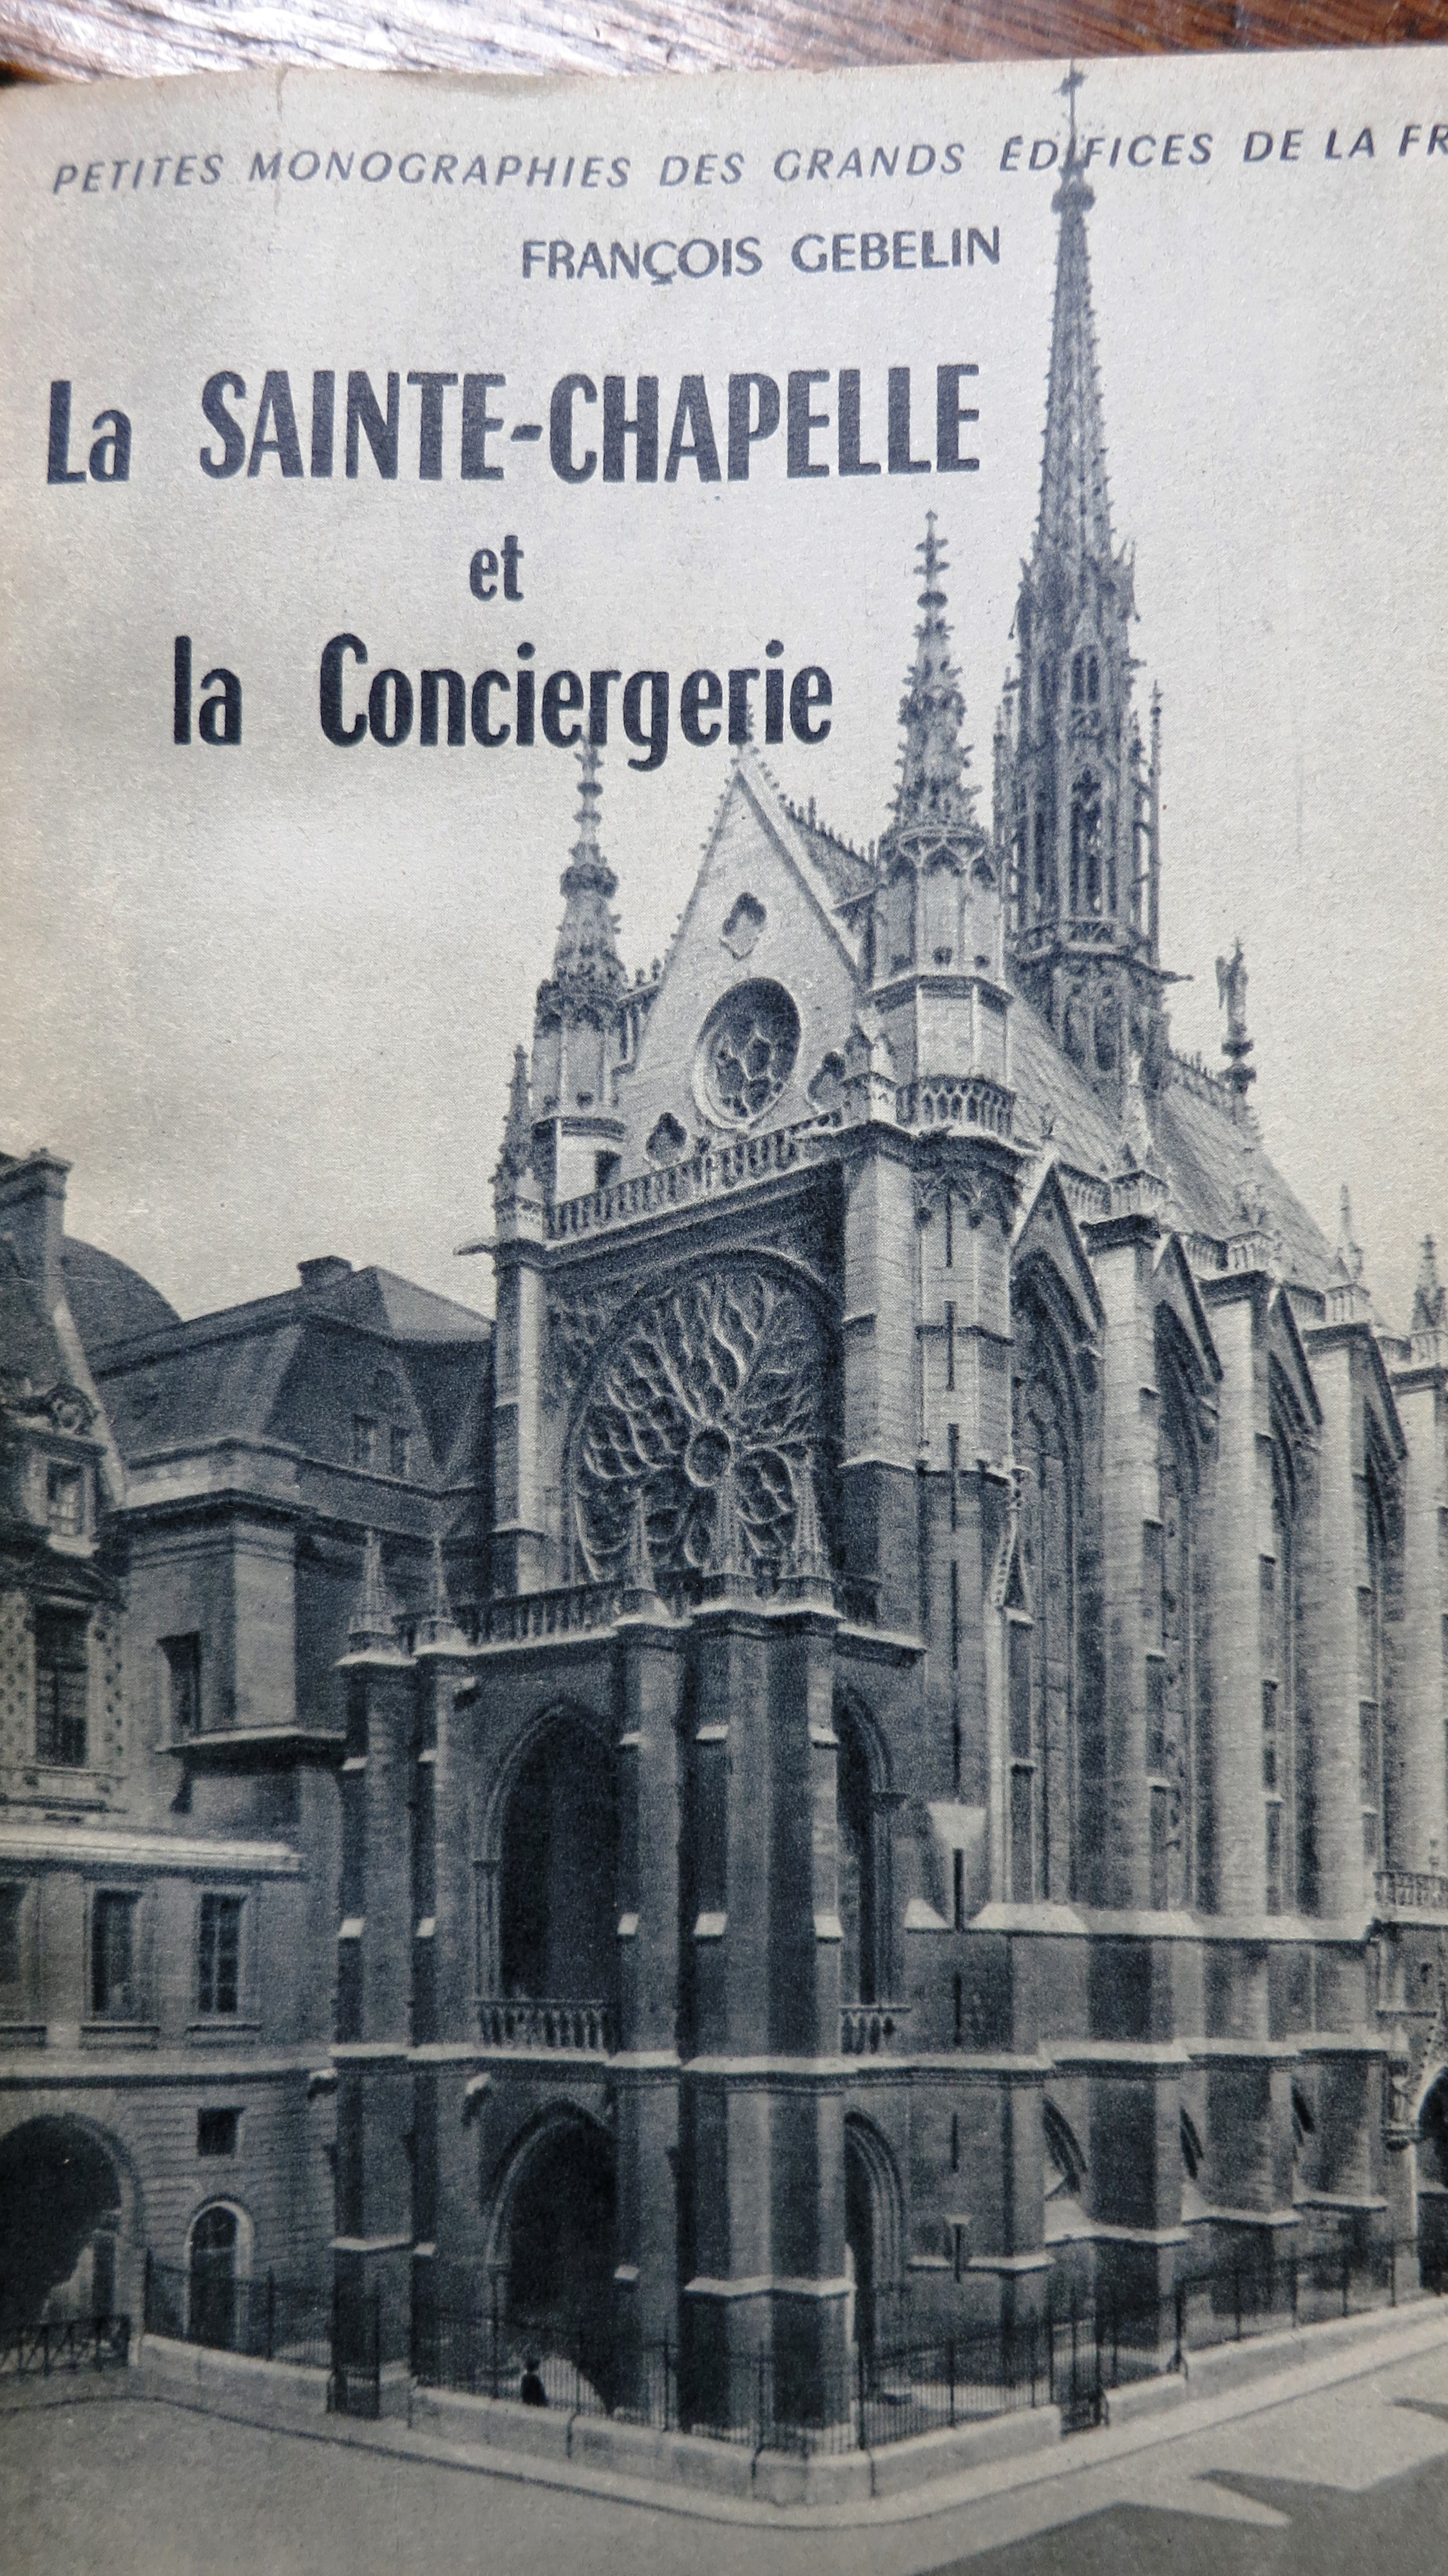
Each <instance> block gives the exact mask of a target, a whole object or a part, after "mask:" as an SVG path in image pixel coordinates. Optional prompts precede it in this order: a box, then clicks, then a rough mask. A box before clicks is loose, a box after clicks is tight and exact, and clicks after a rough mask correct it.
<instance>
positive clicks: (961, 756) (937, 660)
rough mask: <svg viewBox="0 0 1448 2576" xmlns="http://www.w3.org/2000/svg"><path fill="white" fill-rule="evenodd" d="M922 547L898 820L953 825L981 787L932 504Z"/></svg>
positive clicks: (964, 818) (966, 818)
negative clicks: (971, 780)
mask: <svg viewBox="0 0 1448 2576" xmlns="http://www.w3.org/2000/svg"><path fill="white" fill-rule="evenodd" d="M915 551H916V553H917V554H918V555H919V556H920V557H921V559H922V560H921V567H920V569H921V574H922V577H923V580H924V584H925V587H924V589H923V590H922V591H921V593H920V607H921V611H922V615H921V619H920V624H919V625H918V626H917V627H916V629H915V664H914V668H913V669H912V671H911V673H910V679H909V684H908V686H907V688H906V691H905V695H904V697H903V698H902V699H901V701H900V722H901V724H902V725H903V726H904V728H905V743H904V748H903V750H902V752H901V755H900V784H899V786H898V788H897V789H896V792H895V820H896V824H897V826H900V827H903V828H905V829H907V830H908V829H911V828H915V827H919V826H922V825H923V826H925V827H926V828H934V829H938V830H946V831H948V830H950V829H952V828H955V827H958V826H959V825H961V824H968V823H969V822H970V820H971V811H972V808H973V806H974V803H975V789H974V787H970V786H967V785H966V784H965V780H964V772H965V770H966V769H968V767H969V766H970V754H969V752H968V750H967V749H966V747H965V745H964V744H963V743H962V741H961V739H960V728H961V725H962V723H963V722H964V720H965V699H964V698H963V696H962V695H961V688H960V675H959V673H958V672H957V670H956V668H955V664H954V663H953V661H952V660H951V658H950V629H949V627H948V626H947V625H946V623H945V593H944V591H943V590H942V589H941V586H940V579H941V575H942V573H944V572H945V571H947V570H948V566H947V564H946V560H945V554H944V551H943V549H942V546H941V542H940V539H939V538H938V537H937V535H936V533H935V512H934V511H933V510H928V511H927V512H926V514H925V534H924V536H923V537H922V538H921V540H920V543H919V545H918V546H917V547H916V549H915Z"/></svg>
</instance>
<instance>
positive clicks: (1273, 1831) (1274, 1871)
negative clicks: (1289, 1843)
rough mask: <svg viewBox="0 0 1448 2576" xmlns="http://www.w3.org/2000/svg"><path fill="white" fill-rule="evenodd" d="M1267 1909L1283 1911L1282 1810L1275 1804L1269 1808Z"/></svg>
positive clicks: (1278, 1912) (1269, 1910) (1270, 1911)
mask: <svg viewBox="0 0 1448 2576" xmlns="http://www.w3.org/2000/svg"><path fill="white" fill-rule="evenodd" d="M1267 1911H1268V1913H1269V1914H1280V1913H1281V1911H1282V1810H1281V1808H1280V1807H1279V1806H1277V1805H1275V1804H1274V1805H1271V1806H1269V1807H1268V1809H1267Z"/></svg>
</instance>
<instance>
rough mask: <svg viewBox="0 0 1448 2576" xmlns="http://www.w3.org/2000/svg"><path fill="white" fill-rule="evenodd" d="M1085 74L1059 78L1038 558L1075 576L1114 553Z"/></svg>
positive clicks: (1037, 544) (1072, 74) (1078, 73)
mask: <svg viewBox="0 0 1448 2576" xmlns="http://www.w3.org/2000/svg"><path fill="white" fill-rule="evenodd" d="M1083 78H1084V75H1083V74H1082V73H1080V72H1078V71H1077V69H1076V67H1075V64H1074V63H1073V64H1072V66H1071V70H1070V72H1069V73H1068V75H1067V77H1066V79H1065V80H1064V81H1063V82H1062V84H1061V87H1062V91H1063V92H1064V93H1065V95H1066V96H1067V97H1068V99H1069V101H1070V110H1071V132H1070V139H1069V141H1068V143H1067V146H1066V162H1065V168H1064V171H1063V174H1062V179H1061V185H1060V187H1059V188H1058V189H1057V190H1056V194H1055V196H1054V197H1053V199H1052V201H1051V210H1052V212H1053V213H1054V214H1058V215H1059V216H1060V218H1061V231H1060V238H1059V240H1058V242H1057V245H1056V308H1055V315H1054V319H1053V322H1052V327H1051V373H1050V379H1049V385H1048V390H1047V395H1046V443H1045V452H1044V456H1043V459H1042V464H1041V515H1040V520H1039V523H1038V526H1037V530H1036V553H1037V556H1038V557H1039V556H1040V555H1042V554H1046V553H1049V554H1052V555H1054V556H1055V557H1056V559H1057V562H1058V564H1059V566H1060V568H1061V570H1062V571H1066V570H1067V569H1068V568H1069V570H1070V571H1071V572H1073V573H1076V574H1077V575H1078V577H1079V571H1080V568H1081V566H1082V565H1083V564H1084V563H1086V562H1090V561H1093V560H1094V561H1096V562H1101V561H1103V560H1106V561H1109V560H1110V556H1111V507H1110V502H1109V500H1108V498H1107V489H1106V436H1105V431H1104V429H1103V426H1102V420H1101V386H1100V381H1099V378H1098V374H1097V365H1096V323H1095V319H1094V316H1093V314H1092V311H1091V267H1090V261H1089V258H1088V256H1087V249H1086V216H1087V213H1088V211H1089V209H1090V208H1091V207H1092V206H1094V204H1095V203H1096V199H1095V195H1094V193H1093V191H1092V189H1091V188H1090V186H1089V185H1088V183H1087V181H1086V179H1085V178H1084V176H1083V175H1082V173H1081V171H1080V170H1079V169H1078V167H1077V166H1076V92H1077V90H1078V89H1079V88H1080V86H1081V83H1082V80H1083Z"/></svg>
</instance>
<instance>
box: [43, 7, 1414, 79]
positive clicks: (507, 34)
mask: <svg viewBox="0 0 1448 2576" xmlns="http://www.w3.org/2000/svg"><path fill="white" fill-rule="evenodd" d="M1445 38H1448V0H1417V5H1408V0H1306V5H1303V0H1265V5H1263V6H1260V7H1241V6H1233V5H1231V0H383V5H381V6H378V7H370V6H368V5H367V0H152V5H147V0H0V63H9V64H10V65H11V66H12V67H13V68H14V69H15V70H16V71H19V72H25V73H31V74H39V75H42V76H48V77H50V78H52V79H56V78H60V79H73V80H83V79H87V78H90V77H92V76H94V75H95V74H98V73H103V72H112V73H115V72H119V73H132V74H142V73H156V72H184V71H214V70H234V69H239V68H242V67H244V66H246V65H249V64H266V63H302V64H323V63H351V64H361V65H366V66H370V67H372V68H373V69H389V68H391V69H398V68H413V69H425V70H445V71H463V72H553V71H571V72H630V71H704V70H713V69H723V68H734V69H739V68H745V67H749V66H765V65H774V66H779V65H785V64H791V65H798V66H803V67H811V68H820V67H822V66H824V65H826V64H830V63H907V62H947V61H956V60H964V59H970V58H974V59H981V58H984V57H988V56H992V55H1001V54H1067V53H1077V54H1083V55H1087V54H1101V53H1156V52H1183V51H1191V50H1199V49H1203V48H1209V47H1224V48H1230V49H1233V50H1236V49H1238V48H1242V47H1248V46H1263V45H1293V44H1296V45H1358V44H1410V43H1425V42H1432V41H1442V40H1443V39H1445Z"/></svg>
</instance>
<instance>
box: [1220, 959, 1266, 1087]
mask: <svg viewBox="0 0 1448 2576" xmlns="http://www.w3.org/2000/svg"><path fill="white" fill-rule="evenodd" d="M1217 1001H1218V1004H1219V1006H1220V1005H1223V1004H1225V1006H1226V1013H1227V1034H1226V1036H1225V1037H1224V1038H1223V1040H1222V1053H1223V1055H1224V1056H1225V1057H1226V1059H1227V1070H1226V1073H1225V1075H1224V1077H1223V1079H1224V1080H1225V1081H1227V1082H1229V1083H1230V1084H1231V1087H1232V1089H1233V1091H1234V1092H1235V1093H1236V1103H1235V1110H1236V1112H1238V1113H1240V1112H1242V1111H1244V1110H1245V1109H1246V1106H1247V1094H1248V1092H1249V1091H1250V1089H1251V1087H1252V1085H1253V1083H1254V1082H1255V1081H1256V1079H1257V1068H1256V1066H1255V1065H1254V1064H1249V1063H1248V1062H1247V1058H1248V1056H1249V1055H1250V1054H1251V1052H1252V1040H1251V1038H1250V1037H1249V1036H1248V1035H1247V959H1246V953H1245V951H1244V949H1243V946H1242V942H1241V940H1240V939H1238V940H1237V941H1236V942H1235V944H1234V946H1233V949H1232V954H1231V956H1230V957H1219V958H1218V959H1217Z"/></svg>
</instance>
